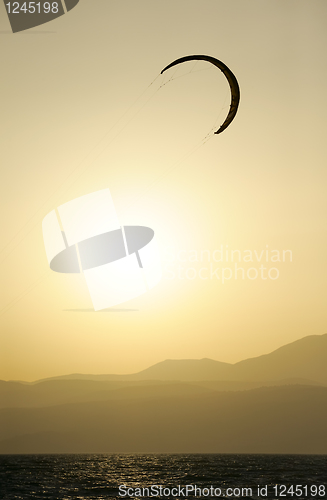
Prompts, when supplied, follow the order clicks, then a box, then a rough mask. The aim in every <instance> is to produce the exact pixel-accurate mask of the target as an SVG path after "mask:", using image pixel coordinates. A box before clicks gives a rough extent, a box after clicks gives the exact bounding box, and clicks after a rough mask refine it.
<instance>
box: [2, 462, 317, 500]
mask: <svg viewBox="0 0 327 500" xmlns="http://www.w3.org/2000/svg"><path fill="white" fill-rule="evenodd" d="M121 485H125V486H126V488H132V489H133V490H130V492H129V493H130V496H123V494H124V492H125V490H126V488H125V490H123V489H121V490H119V486H121ZM152 485H157V489H156V490H153V493H156V492H159V487H160V486H161V488H162V490H161V493H162V494H161V495H160V498H184V497H185V498H186V489H185V487H186V485H193V487H195V485H196V486H197V487H198V488H199V489H200V490H201V491H199V490H198V491H197V498H218V495H219V493H220V492H221V493H220V497H222V498H223V497H224V498H227V493H228V498H231V499H235V498H245V497H246V498H255V499H258V498H259V496H258V486H260V488H264V487H267V496H265V495H264V494H265V490H262V495H260V498H262V499H264V498H269V499H274V498H280V499H285V500H286V499H287V498H306V499H308V498H314V499H315V498H316V499H317V500H319V499H321V498H326V489H327V456H326V455H208V454H206V455H191V454H188V455H0V499H1V500H12V499H15V500H16V499H17V500H18V499H19V500H29V499H33V500H38V499H51V500H70V499H80V500H91V499H92V500H103V499H109V498H110V499H122V498H134V499H136V498H144V497H142V496H141V495H142V491H138V490H136V491H135V489H136V488H141V489H142V488H147V487H148V488H151V486H152ZM276 485H286V486H287V488H289V487H290V486H291V485H293V487H294V491H293V494H292V491H291V490H289V492H288V493H287V492H286V491H285V492H284V489H285V488H284V487H282V486H278V487H277V490H276ZM296 485H302V486H301V489H298V490H295V487H296ZM305 485H307V489H305V488H304V486H305ZM274 486H275V489H274ZM178 487H180V488H181V489H180V490H179V491H178V489H176V490H172V489H173V488H178ZM211 487H212V489H211V490H210V488H211ZM163 488H165V490H164V491H163ZM183 488H184V489H183ZM206 488H207V489H206ZM218 488H219V489H220V490H218ZM227 488H232V489H234V488H239V490H235V491H231V490H227ZM242 488H251V489H252V495H251V492H250V490H248V491H245V490H244V491H243V496H242ZM319 488H320V489H319ZM214 489H216V491H214ZM119 492H120V493H121V495H119ZM144 493H145V495H146V494H147V491H145V492H144ZM149 493H150V494H151V490H149ZM281 493H285V495H281ZM296 493H297V494H296ZM215 494H216V496H215ZM200 495H202V496H201V497H200ZM188 496H189V498H191V499H194V492H193V494H192V493H191V491H189V494H188ZM145 498H148V497H146V496H145ZM152 498H154V497H152ZM157 498H158V497H157Z"/></svg>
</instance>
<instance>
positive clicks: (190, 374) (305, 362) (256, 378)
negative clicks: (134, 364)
mask: <svg viewBox="0 0 327 500" xmlns="http://www.w3.org/2000/svg"><path fill="white" fill-rule="evenodd" d="M326 359H327V334H325V335H310V336H308V337H304V338H302V339H300V340H297V341H295V342H292V343H290V344H287V345H285V346H282V347H280V348H279V349H277V350H275V351H273V352H271V353H269V354H264V355H262V356H259V357H256V358H250V359H246V360H244V361H239V362H238V363H235V364H230V363H222V362H220V361H214V360H212V359H207V358H204V359H181V360H173V359H167V360H165V361H162V362H160V363H157V364H155V365H153V366H150V367H149V368H146V369H145V370H142V371H141V372H138V373H134V374H131V375H83V374H72V375H64V376H60V377H52V378H51V379H45V380H60V379H61V380H62V379H66V380H67V379H70V380H74V379H80V380H83V379H84V380H94V381H95V380H97V381H142V380H162V381H168V380H170V381H173V380H174V381H184V382H187V381H188V382H191V381H205V380H216V381H243V382H245V381H247V382H271V381H277V382H278V381H282V380H285V379H286V380H290V381H291V380H292V379H302V380H303V381H307V382H306V383H320V384H327V365H326Z"/></svg>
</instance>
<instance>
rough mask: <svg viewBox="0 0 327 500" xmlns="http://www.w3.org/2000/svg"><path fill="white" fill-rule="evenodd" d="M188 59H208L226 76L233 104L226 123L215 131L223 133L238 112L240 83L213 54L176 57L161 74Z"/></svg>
mask: <svg viewBox="0 0 327 500" xmlns="http://www.w3.org/2000/svg"><path fill="white" fill-rule="evenodd" d="M187 61H208V62H210V63H211V64H213V65H214V66H217V68H219V69H220V70H221V71H222V72H223V73H224V75H225V76H226V78H227V80H228V83H229V86H230V90H231V94H232V99H231V104H230V108H229V112H228V115H227V117H226V119H225V121H224V123H223V124H222V125H221V126H220V127H219V129H218V130H217V131H216V132H215V134H221V132H223V131H224V130H225V129H226V128H227V127H228V126H229V125H230V123H231V122H232V121H233V120H234V118H235V115H236V113H237V109H238V105H239V102H240V87H239V85H238V82H237V80H236V77H235V75H234V74H233V73H232V72H231V70H230V69H229V68H228V67H227V66H226V64H224V63H223V62H221V61H219V60H218V59H216V58H215V57H211V56H201V55H193V56H185V57H181V58H180V59H176V61H173V62H172V63H170V64H168V66H166V67H165V68H164V69H163V70H162V71H161V74H163V73H164V72H165V71H166V70H167V69H170V68H172V67H173V66H176V65H177V64H180V63H183V62H187Z"/></svg>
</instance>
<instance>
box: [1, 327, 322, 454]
mask: <svg viewBox="0 0 327 500" xmlns="http://www.w3.org/2000/svg"><path fill="white" fill-rule="evenodd" d="M326 360H327V335H322V336H310V337H305V338H303V339H301V340H298V341H296V342H293V343H291V344H288V345H285V346H283V347H281V348H279V349H277V350H276V351H274V352H272V353H270V354H266V355H264V356H259V357H257V358H252V359H247V360H244V361H241V362H239V363H235V364H234V365H233V364H228V363H221V362H219V361H213V360H210V359H201V360H166V361H163V362H161V363H157V364H156V365H154V366H151V367H150V368H147V369H146V370H143V371H141V372H139V373H136V374H132V375H79V374H75V375H74V374H73V375H67V376H64V377H54V378H52V379H47V380H43V381H37V382H34V383H24V382H4V381H0V453H83V452H86V453H93V452H95V453H96V452H97V453H101V452H103V453H123V452H139V453H141V452H144V453H151V452H161V453H164V452H167V453H174V452H176V453H182V452H185V453H187V452H195V453H325V454H327V426H326V419H327V387H326V385H327V363H326Z"/></svg>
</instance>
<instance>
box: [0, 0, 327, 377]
mask: <svg viewBox="0 0 327 500" xmlns="http://www.w3.org/2000/svg"><path fill="white" fill-rule="evenodd" d="M326 15H327V4H326V2H325V0H311V1H310V2H308V1H307V0H305V1H303V0H294V1H293V0H266V1H265V2H262V1H261V0H201V2H200V1H194V0H179V1H178V2H176V1H175V0H165V2H154V1H148V0H143V1H142V0H141V1H139V0H138V1H135V0H125V1H124V2H113V1H108V0H97V2H91V1H86V0H80V2H79V4H78V5H77V6H76V7H75V8H74V9H73V10H71V11H70V12H69V13H68V14H67V15H65V16H63V17H60V18H58V19H56V20H54V21H52V22H51V23H47V24H44V25H42V26H38V27H37V28H34V29H32V30H28V31H26V32H20V33H16V34H12V33H11V31H10V25H9V21H8V19H7V17H6V12H5V7H4V5H3V4H1V5H0V19H1V20H0V58H1V59H0V60H1V68H2V78H1V95H2V101H1V117H2V120H1V124H0V127H1V136H0V137H1V153H2V158H1V160H2V161H1V167H0V175H1V182H0V203H1V208H2V210H1V229H2V230H1V233H2V234H1V245H0V251H1V253H0V276H1V296H0V297H1V300H0V325H1V326H0V331H1V334H0V379H3V380H26V381H32V380H37V379H40V378H45V377H51V376H56V375H64V374H68V373H94V374H101V373H117V374H122V373H133V372H137V371H140V370H142V369H145V368H147V367H148V366H150V365H153V364H155V363H157V362H159V361H162V360H164V359H185V358H193V359H200V358H211V359H216V360H219V361H224V362H229V363H235V362H237V361H240V360H242V359H246V358H249V357H254V356H259V355H261V354H265V353H268V352H271V351H273V350H274V349H277V348H278V347H280V346H282V345H285V344H287V343H289V342H293V341H295V340H297V339H300V338H302V337H304V336H307V335H322V334H324V333H326V331H327V327H326V321H327V308H326V286H325V283H326V278H327V266H326V251H327V237H326V230H327V224H326V214H327V197H326V181H327V170H326V105H327V97H326V92H325V86H326V84H325V82H326V78H327V61H326V57H325V54H326V46H327V30H326V25H325V19H326ZM189 54H206V55H211V56H213V57H216V58H218V59H220V60H221V61H223V62H224V63H225V64H226V65H227V66H228V67H229V68H230V69H231V70H232V71H233V73H234V74H235V76H236V77H237V79H238V82H239V85H240V89H241V102H240V107H239V111H238V114H237V116H236V118H235V120H234V121H233V123H232V124H231V125H230V126H229V127H228V129H226V130H225V131H224V132H223V133H222V134H220V135H214V134H213V133H212V132H213V130H216V128H218V127H219V125H221V124H222V122H223V121H224V118H225V116H226V115H227V113H228V108H229V100H230V92H229V87H228V83H227V80H226V79H225V77H224V76H223V74H222V73H221V72H220V71H219V70H218V69H217V68H214V67H213V66H211V65H210V64H208V63H206V62H198V63H196V65H194V63H185V64H183V65H180V66H179V67H176V68H174V69H172V70H170V72H167V73H166V74H165V75H162V76H161V75H160V71H161V70H162V69H163V68H164V67H165V66H166V65H167V64H169V63H170V62H172V61H173V60H175V59H177V58H179V57H182V56H186V55H189ZM175 69H176V71H175ZM213 127H216V128H213ZM208 134H209V135H208ZM106 188H109V189H110V192H111V195H112V198H113V200H114V204H115V207H116V211H117V214H118V216H119V218H120V221H121V223H122V224H124V225H144V226H148V227H151V228H152V229H153V230H154V231H155V234H156V238H157V241H158V245H159V248H160V255H161V261H162V268H163V279H162V281H161V282H160V283H159V284H158V285H157V286H156V287H155V288H153V289H152V290H151V291H149V292H148V293H146V294H144V295H142V296H140V297H137V298H135V299H133V300H130V301H128V302H126V303H123V304H120V305H119V306H116V307H113V308H112V309H111V310H105V311H99V312H94V311H92V302H91V299H90V296H89V293H88V290H87V287H86V283H85V279H84V276H83V275H69V274H57V273H54V272H52V271H51V270H50V269H49V266H48V262H47V258H46V254H45V249H44V244H43V237H42V220H43V218H44V217H45V216H46V215H47V213H49V212H50V211H51V210H53V209H54V208H56V207H58V206H59V205H61V204H63V203H65V202H67V201H69V200H72V199H74V198H77V197H79V196H82V195H85V194H88V193H92V192H94V191H98V190H101V189H106ZM232 250H234V253H233V260H232V258H231V251H232ZM251 259H252V260H251ZM235 265H236V266H237V267H238V268H242V269H243V271H242V270H241V271H239V272H238V273H236V272H235ZM260 266H263V268H260ZM243 273H244V279H242V278H243Z"/></svg>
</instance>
